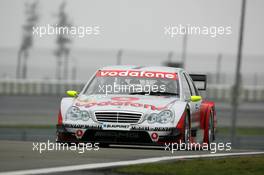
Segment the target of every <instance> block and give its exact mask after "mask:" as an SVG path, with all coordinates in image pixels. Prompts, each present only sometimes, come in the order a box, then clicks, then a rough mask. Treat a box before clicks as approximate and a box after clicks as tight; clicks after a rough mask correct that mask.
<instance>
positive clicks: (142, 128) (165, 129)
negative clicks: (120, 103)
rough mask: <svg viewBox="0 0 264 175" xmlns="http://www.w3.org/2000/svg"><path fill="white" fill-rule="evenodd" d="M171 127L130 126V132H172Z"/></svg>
mask: <svg viewBox="0 0 264 175" xmlns="http://www.w3.org/2000/svg"><path fill="white" fill-rule="evenodd" d="M173 129H174V128H172V127H149V126H132V128H131V130H137V131H172V130H173Z"/></svg>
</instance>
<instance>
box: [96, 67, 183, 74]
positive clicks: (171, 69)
mask: <svg viewBox="0 0 264 175" xmlns="http://www.w3.org/2000/svg"><path fill="white" fill-rule="evenodd" d="M99 70H134V71H151V72H169V73H175V72H176V73H178V72H179V71H182V70H183V69H182V68H175V67H167V66H135V65H116V66H107V67H102V68H100V69H99Z"/></svg>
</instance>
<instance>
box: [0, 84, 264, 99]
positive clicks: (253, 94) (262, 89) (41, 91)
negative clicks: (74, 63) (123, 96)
mask: <svg viewBox="0 0 264 175" xmlns="http://www.w3.org/2000/svg"><path fill="white" fill-rule="evenodd" d="M84 84H85V83H84V82H82V81H57V80H16V79H8V80H0V95H62V94H64V93H65V91H67V90H78V91H80V90H81V89H82V88H83V86H84ZM239 94H240V99H241V100H242V101H247V102H264V86H244V87H243V88H241V90H240V93H239ZM202 95H204V96H205V97H207V98H209V99H213V100H219V101H230V100H231V97H232V86H231V85H216V84H209V85H208V87H207V90H206V92H203V93H202Z"/></svg>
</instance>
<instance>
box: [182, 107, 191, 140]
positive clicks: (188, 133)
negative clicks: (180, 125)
mask: <svg viewBox="0 0 264 175" xmlns="http://www.w3.org/2000/svg"><path fill="white" fill-rule="evenodd" d="M190 139H191V123H190V117H189V112H188V111H187V112H186V116H185V118H184V133H183V143H185V144H189V143H190Z"/></svg>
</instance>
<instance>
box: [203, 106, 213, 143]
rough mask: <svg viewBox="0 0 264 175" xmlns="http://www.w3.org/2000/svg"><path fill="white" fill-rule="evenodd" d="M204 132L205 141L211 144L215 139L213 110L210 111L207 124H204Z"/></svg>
mask: <svg viewBox="0 0 264 175" xmlns="http://www.w3.org/2000/svg"><path fill="white" fill-rule="evenodd" d="M206 127H207V128H206V129H205V134H206V135H207V137H206V140H205V142H206V143H207V144H211V143H212V142H213V141H214V139H215V128H214V112H213V111H212V110H211V111H210V117H209V121H208V125H207V126H206Z"/></svg>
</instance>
